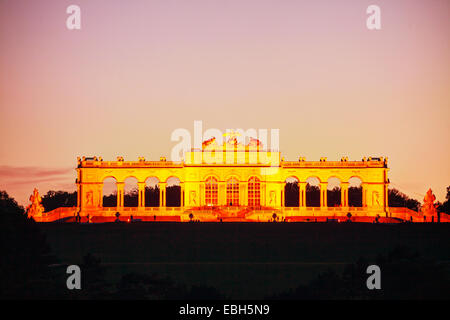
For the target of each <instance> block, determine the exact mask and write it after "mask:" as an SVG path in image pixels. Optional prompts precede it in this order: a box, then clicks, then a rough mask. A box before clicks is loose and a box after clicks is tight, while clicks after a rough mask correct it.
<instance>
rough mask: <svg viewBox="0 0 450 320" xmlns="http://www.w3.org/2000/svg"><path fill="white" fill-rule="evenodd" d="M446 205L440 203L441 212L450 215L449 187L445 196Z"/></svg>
mask: <svg viewBox="0 0 450 320" xmlns="http://www.w3.org/2000/svg"><path fill="white" fill-rule="evenodd" d="M445 199H446V200H445V201H444V203H438V210H439V212H444V213H446V214H450V203H449V201H450V186H448V187H447V195H446V196H445Z"/></svg>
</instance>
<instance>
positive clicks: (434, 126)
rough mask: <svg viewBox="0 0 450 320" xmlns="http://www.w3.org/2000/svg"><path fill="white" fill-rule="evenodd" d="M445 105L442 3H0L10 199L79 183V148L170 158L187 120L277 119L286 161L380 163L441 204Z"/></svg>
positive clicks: (110, 155)
mask: <svg viewBox="0 0 450 320" xmlns="http://www.w3.org/2000/svg"><path fill="white" fill-rule="evenodd" d="M71 4H76V5H78V6H80V8H81V30H68V29H67V28H66V19H67V17H68V14H67V13H66V8H67V7H68V6H69V5H71ZM371 4H375V5H378V6H379V7H380V8H381V24H382V29H381V30H376V31H370V30H368V29H367V28H366V18H367V16H368V15H367V14H366V9H367V7H368V6H369V5H371ZM449 110H450V1H448V0H433V1H425V0H422V1H416V0H396V1H392V0H390V1H381V0H371V1H363V0H355V1H350V0H344V1H333V0H328V1H321V0H316V1H288V0H286V1H279V0H278V1H274V0H273V1H265V0H257V1H248V0H239V1H235V0H231V1H230V0H227V1H226V0H221V1H213V0H202V1H199V0H178V1H169V0H165V1H163V0H161V1H152V0H148V1H143V0H142V1H138V0H132V1H125V0H122V1H116V0H70V1H65V0H54V1H50V0H48V1H31V0H30V1H24V0H0V134H1V144H0V189H2V190H6V191H8V193H9V194H10V195H11V196H13V197H15V198H16V199H17V200H18V201H19V203H21V204H27V202H28V197H29V195H30V194H31V192H32V190H33V188H34V187H38V189H39V191H40V192H41V194H45V193H46V192H47V191H48V190H50V189H53V190H71V191H72V190H75V170H74V168H75V165H76V157H77V156H83V155H85V156H93V155H97V156H102V157H103V159H104V160H115V159H116V156H118V155H121V156H124V158H125V160H137V157H138V156H144V157H146V158H147V159H154V160H156V159H159V157H160V156H167V157H168V158H169V156H170V153H171V149H172V147H174V146H175V145H176V142H172V141H171V140H170V136H171V133H172V131H173V130H175V129H177V128H186V129H188V130H190V131H191V132H192V131H193V122H194V120H202V121H203V128H204V130H205V129H208V128H218V129H221V130H222V131H225V130H226V129H227V128H242V129H244V130H246V129H249V128H256V129H259V128H267V129H271V128H279V129H280V150H281V152H282V154H283V156H284V157H285V158H286V159H287V160H297V159H298V156H304V157H306V160H318V159H319V158H320V157H321V156H324V157H328V159H329V160H339V159H340V157H341V156H344V155H346V156H348V157H349V160H360V159H361V158H362V157H364V156H387V157H388V158H389V167H390V172H389V177H390V180H391V182H392V184H391V186H392V187H396V188H398V189H400V190H401V191H402V192H404V193H406V194H407V195H409V196H411V197H413V198H416V199H418V200H419V201H422V200H423V195H424V194H425V192H426V190H428V188H430V187H431V188H432V189H433V191H434V193H435V194H436V195H437V197H438V200H440V201H443V200H444V199H445V188H446V187H447V185H450V166H449V163H450V161H449V160H450V159H449V156H450V151H449V150H450V149H449V137H450V129H449V126H448V122H449V119H450V111H449Z"/></svg>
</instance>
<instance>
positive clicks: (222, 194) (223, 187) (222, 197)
mask: <svg viewBox="0 0 450 320" xmlns="http://www.w3.org/2000/svg"><path fill="white" fill-rule="evenodd" d="M217 184H218V185H217V188H218V190H217V197H218V199H217V204H218V205H219V206H228V203H227V184H226V182H224V181H219V182H217Z"/></svg>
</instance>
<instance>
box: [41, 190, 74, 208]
mask: <svg viewBox="0 0 450 320" xmlns="http://www.w3.org/2000/svg"><path fill="white" fill-rule="evenodd" d="M42 205H43V206H44V209H45V212H48V211H51V210H54V209H56V208H60V207H76V206H77V192H76V191H74V192H67V191H54V190H50V191H48V192H47V193H46V194H45V195H43V196H42Z"/></svg>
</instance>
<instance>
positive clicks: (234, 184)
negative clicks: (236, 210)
mask: <svg viewBox="0 0 450 320" xmlns="http://www.w3.org/2000/svg"><path fill="white" fill-rule="evenodd" d="M238 205H239V181H238V180H237V179H236V178H231V179H229V180H228V181H227V206H238Z"/></svg>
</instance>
